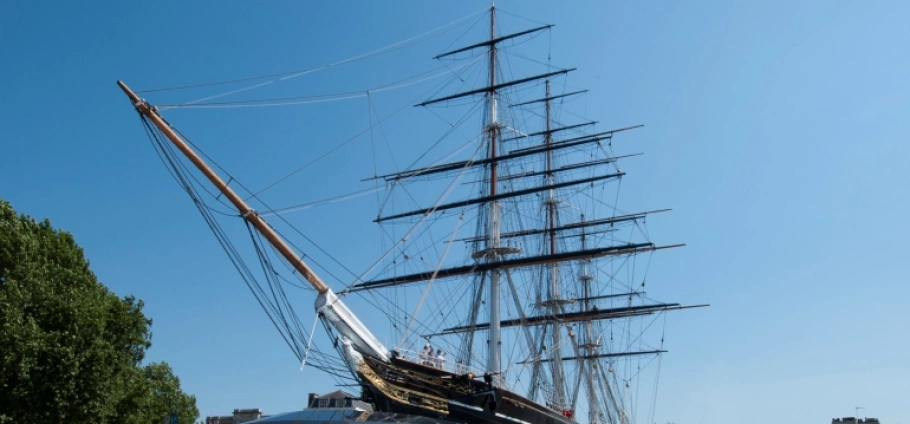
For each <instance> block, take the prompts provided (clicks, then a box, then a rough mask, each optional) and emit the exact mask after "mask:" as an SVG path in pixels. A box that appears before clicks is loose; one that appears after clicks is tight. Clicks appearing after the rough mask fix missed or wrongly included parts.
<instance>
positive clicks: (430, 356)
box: [426, 347, 436, 367]
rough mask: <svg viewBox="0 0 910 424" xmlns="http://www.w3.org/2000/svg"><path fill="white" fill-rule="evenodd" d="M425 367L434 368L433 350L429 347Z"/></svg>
mask: <svg viewBox="0 0 910 424" xmlns="http://www.w3.org/2000/svg"><path fill="white" fill-rule="evenodd" d="M426 365H429V366H431V367H435V366H436V355H435V354H433V348H432V347H430V353H429V354H427V363H426Z"/></svg>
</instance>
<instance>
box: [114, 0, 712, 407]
mask: <svg viewBox="0 0 910 424" xmlns="http://www.w3.org/2000/svg"><path fill="white" fill-rule="evenodd" d="M485 12H486V13H485V15H484V16H483V19H486V18H488V29H489V32H488V33H489V36H488V38H486V39H483V40H479V41H477V42H475V43H472V44H469V45H467V46H464V47H460V48H455V49H451V50H449V51H445V52H443V53H441V54H439V55H437V56H436V57H435V59H437V60H440V61H445V60H452V61H453V62H457V61H459V60H466V61H470V63H471V64H479V65H478V66H482V67H483V70H484V71H485V72H482V73H481V74H480V75H481V78H482V83H480V85H479V86H476V87H469V88H468V89H465V90H461V91H456V92H450V93H445V92H442V93H437V95H435V96H433V97H430V98H428V99H425V100H424V101H422V102H420V103H418V104H417V106H420V107H423V108H431V107H435V106H440V105H449V106H451V105H455V106H462V107H464V106H467V107H468V108H469V109H470V111H469V112H467V113H465V114H464V115H463V117H464V119H460V120H459V121H458V123H457V125H455V124H453V128H454V127H456V126H457V127H460V128H461V127H466V126H467V125H468V124H469V123H472V120H471V119H468V118H476V119H474V120H473V122H475V125H477V124H479V125H477V127H476V128H477V129H478V130H479V132H478V134H479V135H478V136H477V137H474V138H470V137H469V138H468V142H467V143H466V144H465V145H464V146H462V147H461V148H460V149H457V150H456V151H455V152H454V153H452V154H448V155H445V156H443V157H441V158H438V159H437V160H436V161H435V162H430V163H426V162H424V163H423V164H418V165H415V166H412V167H408V168H406V169H403V170H399V171H397V172H390V173H377V175H373V176H372V177H370V178H367V180H369V181H373V182H378V184H377V187H379V188H380V189H381V190H382V191H383V192H385V193H386V194H387V197H386V198H385V201H383V202H381V204H380V211H379V215H378V216H377V217H376V219H375V220H374V221H375V222H376V223H378V224H379V225H388V226H391V228H390V229H384V230H383V232H384V234H387V236H388V238H389V241H390V242H391V245H392V246H391V248H388V249H387V250H385V252H384V253H382V254H381V255H380V258H379V260H377V261H376V262H375V263H374V264H373V265H372V266H370V267H368V269H367V270H366V271H365V272H363V273H362V274H360V275H358V276H357V278H354V279H353V281H349V282H348V283H347V284H345V287H344V288H343V289H342V290H340V291H339V292H338V293H336V291H334V290H333V289H332V287H330V285H329V284H328V283H326V282H325V281H324V280H323V279H322V277H321V276H320V275H318V274H317V272H316V271H314V269H313V268H311V266H310V265H309V264H308V263H307V261H306V260H304V256H303V255H302V254H301V249H297V248H295V247H294V246H293V245H291V244H290V243H289V242H288V241H287V239H286V238H284V237H283V236H282V235H280V234H279V233H278V231H276V229H275V227H273V226H272V225H270V223H268V222H266V219H265V217H266V216H270V217H276V216H277V217H279V219H280V215H279V214H276V213H275V212H276V211H275V209H272V208H268V209H267V210H265V211H263V210H261V209H260V210H256V209H254V208H252V207H251V206H250V204H249V203H248V201H249V200H250V199H255V193H254V194H252V195H250V196H248V197H247V198H244V197H242V196H241V195H240V194H239V193H238V192H237V191H236V190H235V187H236V186H237V185H238V183H236V182H235V181H236V180H233V178H231V179H228V180H227V181H226V180H225V179H224V177H223V176H222V175H220V174H219V172H218V171H216V170H215V169H214V168H213V167H212V166H211V165H210V164H209V163H208V161H207V160H206V159H205V158H207V156H205V155H203V154H201V153H200V152H199V149H198V147H197V146H195V145H193V144H191V143H189V142H188V141H187V139H186V138H185V137H184V136H182V134H180V133H179V131H177V130H176V129H175V128H174V127H172V126H171V125H170V124H169V123H168V122H167V121H166V120H165V119H164V118H163V117H162V116H161V113H160V111H159V109H158V108H157V107H156V106H154V105H152V104H150V103H149V102H148V101H146V100H144V99H142V98H140V97H139V95H138V94H137V93H135V92H134V91H132V90H131V89H130V88H129V87H128V86H127V85H126V84H124V83H123V82H120V81H118V84H119V86H120V88H121V89H122V90H123V91H124V92H125V93H126V94H127V96H128V97H129V99H130V101H131V103H132V105H133V106H134V107H135V108H136V110H137V111H138V112H139V114H140V116H141V118H142V121H143V123H144V125H145V128H146V130H147V131H148V134H149V135H150V137H151V138H152V140H153V142H155V143H156V147H157V148H158V152H159V154H160V155H161V157H162V158H163V159H165V160H164V162H165V163H166V164H168V166H169V168H170V169H171V171H172V173H173V175H174V176H176V177H177V179H178V182H180V184H181V185H182V186H183V187H184V188H185V189H186V190H187V192H188V193H190V195H191V197H192V198H193V200H194V202H195V204H196V205H197V207H198V208H199V210H200V212H201V213H202V215H203V216H204V218H205V220H206V222H207V224H208V225H209V226H210V227H211V228H212V229H213V231H214V234H215V236H216V238H217V239H218V241H219V243H220V244H221V246H222V247H224V249H225V251H226V252H227V253H228V255H229V256H230V258H231V259H232V262H233V264H234V265H235V267H237V269H238V271H240V273H241V276H242V277H243V279H244V280H245V281H246V283H247V284H248V285H250V287H251V289H252V288H254V287H256V288H258V290H256V289H254V290H253V292H254V294H255V295H256V297H257V300H259V302H260V304H262V305H263V307H264V308H265V309H266V312H268V313H269V315H270V317H271V318H272V319H273V323H275V325H276V328H278V329H279V331H280V332H281V334H282V336H283V338H284V339H285V341H286V342H288V344H289V346H291V348H292V350H293V351H294V353H295V354H296V355H297V356H298V358H299V359H301V361H302V362H303V363H306V362H307V360H309V361H310V363H311V364H312V365H313V366H316V367H317V368H320V369H322V370H325V371H327V372H329V373H334V374H335V375H343V374H345V373H347V375H345V376H344V377H349V378H351V379H353V380H354V381H355V383H354V384H356V385H359V386H360V387H361V388H362V395H361V397H362V399H363V400H364V401H367V402H370V403H372V405H373V407H374V408H375V410H377V411H381V412H390V413H404V414H411V415H417V416H423V417H428V418H431V419H437V420H443V421H448V422H461V423H497V424H514V423H534V424H537V423H542V424H543V423H547V424H552V423H574V422H588V423H592V424H593V423H611V424H626V423H630V422H633V421H634V417H633V415H632V414H630V412H629V411H630V408H631V403H632V402H633V401H634V400H635V399H633V397H634V395H635V394H634V393H632V392H631V391H630V390H629V389H628V387H629V384H630V383H634V382H637V381H638V379H640V378H639V377H638V376H639V372H640V368H641V366H642V363H643V362H642V361H643V359H647V360H646V361H645V362H644V363H645V365H647V364H650V363H651V362H653V359H654V358H659V357H660V355H661V354H662V353H664V352H666V350H664V349H663V345H662V343H663V340H662V339H661V344H660V346H651V347H650V348H647V346H648V345H646V344H645V341H644V337H643V333H644V331H645V330H646V328H645V326H646V325H647V327H648V328H650V326H651V324H653V323H654V321H655V320H656V319H657V317H660V316H664V312H666V311H671V310H679V309H684V308H689V307H698V306H706V305H694V306H683V305H680V304H678V303H663V302H657V301H653V300H651V299H650V298H648V297H647V295H646V293H645V292H644V286H645V280H644V278H643V277H641V276H640V275H636V269H635V263H636V260H638V258H640V257H641V258H645V259H644V260H646V261H648V262H649V261H650V257H651V254H652V253H653V252H655V251H658V250H662V249H667V248H673V247H678V246H681V245H679V244H675V245H657V244H655V243H653V242H651V241H649V240H648V239H647V233H646V231H644V230H643V228H644V224H645V219H646V218H647V217H648V216H650V215H652V214H654V213H658V212H663V211H664V210H652V211H645V212H634V213H626V212H621V210H620V209H619V208H618V207H617V206H616V205H615V204H612V203H610V200H609V199H607V198H606V196H605V195H604V193H605V192H606V191H605V190H607V188H608V187H611V186H612V185H615V184H617V181H619V180H621V178H622V177H623V176H624V175H625V173H624V172H622V171H621V170H620V168H619V166H618V163H619V160H620V159H622V158H624V157H628V156H633V155H614V154H613V153H612V143H611V141H612V139H613V137H614V136H616V135H617V134H620V133H625V132H628V131H631V130H633V129H636V128H639V127H641V125H637V126H628V127H623V128H618V129H611V130H607V131H599V130H595V128H596V122H593V121H587V120H585V121H580V122H566V121H565V119H562V120H561V119H558V118H557V116H556V113H555V111H556V110H557V109H558V108H562V107H564V105H565V104H566V103H567V102H569V101H571V100H572V99H573V98H577V97H579V96H582V95H583V94H584V92H585V91H584V90H574V91H573V90H566V89H565V87H563V89H561V90H559V91H557V90H554V87H553V81H554V80H555V79H558V78H560V77H563V76H564V75H565V74H567V73H569V72H571V71H573V70H574V69H563V68H556V67H553V66H552V65H550V64H549V63H546V64H545V65H546V67H547V69H546V70H545V72H541V73H537V74H533V75H525V76H519V77H514V78H508V77H507V74H506V73H505V72H503V69H502V66H501V60H500V59H501V55H502V54H504V52H505V51H506V50H507V49H508V48H509V47H510V46H514V45H516V44H517V43H519V42H520V41H521V40H523V39H527V38H533V37H535V36H537V35H539V34H541V33H546V32H548V31H550V30H551V29H552V25H542V26H536V27H533V28H529V29H524V30H520V31H517V32H513V33H507V34H501V33H499V32H498V27H497V21H496V19H497V9H496V8H495V7H490V8H489V10H487V11H485ZM446 66H447V67H448V69H450V70H452V69H453V67H449V66H448V65H446ZM465 69H467V68H465ZM451 74H452V75H453V77H452V78H453V79H456V80H459V81H461V82H462V83H466V81H465V79H464V78H462V76H463V75H464V73H459V72H457V71H455V70H452V72H451ZM475 82H476V81H475ZM442 90H443V91H444V88H443V89H442ZM478 115H479V116H478ZM518 115H522V116H523V118H522V119H518V118H517V117H518ZM529 117H530V118H529ZM478 121H479V122H478ZM169 143H170V144H169ZM470 147H474V150H473V154H472V155H471V156H470V157H468V158H463V154H462V152H465V151H468V152H470V151H471V148H470ZM174 148H176V149H177V150H174ZM459 154H462V158H461V159H459V160H450V159H451V157H452V156H457V155H459ZM186 161H188V162H189V163H190V164H192V165H193V166H194V167H195V168H196V169H197V170H198V172H200V173H201V174H202V175H203V176H204V177H205V178H206V179H207V180H208V182H209V183H211V184H212V185H214V187H215V188H216V189H217V195H216V198H217V200H218V201H220V202H223V201H224V200H227V202H229V203H228V205H229V206H231V207H233V208H234V209H235V210H236V212H235V214H234V218H239V220H241V221H242V222H243V223H245V224H246V226H247V227H248V228H249V229H250V231H251V232H250V234H251V239H252V241H253V243H254V245H255V247H256V249H255V252H256V255H257V259H258V260H259V262H260V264H261V265H262V269H263V272H264V275H265V276H264V277H260V278H265V279H266V282H267V283H268V284H269V286H268V288H269V290H263V289H262V286H260V285H259V283H258V282H257V281H256V277H255V276H254V273H253V272H252V271H251V270H250V267H248V266H246V265H245V263H244V262H243V259H242V258H241V255H240V253H239V250H238V249H236V248H234V247H233V245H232V244H231V241H230V240H229V237H228V235H227V232H225V231H224V230H222V229H221V227H220V224H219V222H218V219H217V217H216V216H215V215H213V214H212V211H213V210H214V208H213V207H211V206H209V205H207V204H205V202H204V198H205V197H206V196H205V193H204V192H203V191H201V190H200V189H199V188H197V187H198V185H199V184H201V182H200V181H198V180H197V179H196V177H195V175H196V174H194V173H191V172H190V168H189V167H188V166H186ZM232 180H233V181H232ZM232 182H233V184H232ZM423 183H427V184H429V185H433V184H436V187H440V188H441V190H438V191H433V190H429V191H425V192H420V193H424V194H425V195H424V196H423V197H421V196H420V195H417V196H415V195H414V193H418V192H417V191H408V190H403V189H402V187H413V186H415V185H419V184H423ZM241 187H242V186H241ZM396 190H397V191H396ZM402 191H404V192H405V194H406V196H407V197H408V198H409V199H410V200H408V201H405V202H397V203H396V202H395V201H389V200H388V199H392V198H393V196H394V195H395V194H400V193H401V192H402ZM427 193H429V194H427ZM462 195H464V196H463V197H461V196H462ZM412 204H413V205H415V206H417V207H415V208H413V209H407V207H408V205H412ZM219 206H220V205H219ZM467 223H473V224H474V225H473V226H474V229H475V231H474V233H473V234H472V235H470V236H468V237H461V238H458V237H457V235H458V234H459V230H460V229H461V228H463V227H465V224H467ZM440 227H441V228H443V234H446V237H444V238H442V239H441V240H442V241H441V244H440V240H434V239H430V240H429V241H417V240H419V239H420V236H422V235H429V234H430V233H431V231H429V230H427V229H428V228H440ZM263 239H264V240H263ZM456 244H460V245H461V246H462V247H463V248H464V252H465V254H464V255H463V257H457V256H458V255H456V254H452V252H451V250H452V246H453V245H456ZM440 245H442V246H444V248H443V249H440V248H439V246H440ZM270 255H272V256H270ZM273 256H274V257H278V259H280V260H283V261H285V262H286V264H287V265H289V266H290V268H291V269H292V271H293V274H294V276H295V277H297V278H300V279H302V280H303V281H305V282H306V283H308V284H309V285H310V286H311V287H312V288H313V289H314V290H315V294H316V300H315V316H316V317H317V318H318V320H319V321H321V322H322V323H323V324H324V326H325V329H326V331H327V332H328V334H329V335H330V338H329V340H331V341H332V347H333V348H334V350H335V351H334V352H332V351H323V350H320V349H319V348H318V347H316V346H315V344H314V343H313V330H311V331H309V332H307V331H306V328H305V327H303V326H302V325H301V324H300V322H301V320H300V319H299V317H297V316H296V313H295V312H294V308H293V304H292V303H291V302H290V301H289V300H288V298H287V296H286V294H285V293H284V291H283V290H284V289H283V288H282V286H281V279H282V278H283V277H280V276H279V271H278V270H279V269H280V268H279V267H276V266H275V262H274V261H273V260H272V259H273ZM415 258H419V260H413V259H415ZM368 277H369V278H368ZM276 292H277V294H276ZM377 292H379V293H385V294H383V295H380V296H376V295H375V293H377ZM390 293H391V294H390ZM358 294H362V295H364V296H371V295H372V297H368V298H369V299H374V300H376V299H380V300H383V301H389V299H391V298H392V297H393V296H398V297H400V298H404V299H405V301H406V305H407V309H405V308H404V307H402V306H401V304H398V303H394V302H392V301H389V303H390V305H387V306H380V308H379V309H380V310H382V309H383V308H387V309H388V310H389V311H392V312H389V313H388V314H387V317H388V318H389V320H390V321H391V323H392V324H393V325H392V327H393V328H394V329H395V334H393V335H392V336H393V337H396V338H399V339H400V342H399V343H398V344H397V345H395V346H393V347H390V346H387V345H386V344H384V343H382V342H381V341H380V337H378V336H377V335H375V334H374V333H373V332H372V331H374V328H375V327H378V326H377V325H366V324H365V323H364V322H363V321H361V319H359V318H358V314H357V313H355V311H354V310H352V308H349V307H348V304H347V303H346V301H345V300H344V299H345V297H346V296H349V295H350V296H356V295H358ZM418 299H419V300H418ZM415 301H416V304H415V303H414V302H415ZM402 311H404V312H407V313H405V314H401V312H402ZM402 315H403V316H402ZM645 319H648V320H649V321H644V320H645ZM633 323H638V324H639V325H638V327H637V328H635V327H634V326H633ZM371 327H373V328H371ZM314 330H315V324H314ZM385 337H386V338H388V337H389V335H386V336H385ZM443 347H444V348H445V350H443ZM421 349H422V350H421ZM447 353H448V354H450V355H451V357H448V356H447V355H446V354H447ZM624 365H627V366H626V367H625V372H624V373H622V372H620V370H619V368H622V367H623V366H624Z"/></svg>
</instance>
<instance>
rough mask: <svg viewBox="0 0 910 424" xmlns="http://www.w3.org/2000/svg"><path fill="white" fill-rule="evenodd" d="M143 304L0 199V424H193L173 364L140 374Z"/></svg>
mask: <svg viewBox="0 0 910 424" xmlns="http://www.w3.org/2000/svg"><path fill="white" fill-rule="evenodd" d="M142 306H143V304H142V301H141V300H137V299H135V298H134V297H132V296H127V297H125V298H119V297H117V296H116V295H115V294H113V293H112V292H111V291H110V290H108V289H107V288H106V287H105V286H104V285H102V284H101V283H100V282H98V279H97V278H96V277H95V274H94V273H92V271H91V270H90V269H89V263H88V261H87V260H86V259H85V256H84V255H83V252H82V249H81V248H80V247H79V246H78V245H77V244H76V241H75V240H74V239H73V237H72V235H70V234H69V233H67V232H65V231H60V230H55V229H54V228H53V227H51V224H50V222H49V221H48V220H44V221H43V222H37V221H35V220H34V219H32V218H30V217H28V216H25V215H17V214H16V212H15V210H13V208H12V207H11V206H10V204H9V203H8V202H6V201H3V200H2V199H0V423H7V422H16V423H38V424H40V423H60V422H86V423H88V422H91V423H126V422H142V423H150V424H152V423H154V424H160V423H161V422H163V421H164V419H165V417H166V416H167V414H169V413H170V412H171V411H172V410H174V409H176V410H177V411H178V415H179V416H180V422H181V423H190V422H193V420H195V419H196V418H197V417H198V415H199V414H198V410H197V409H196V399H195V398H194V397H192V396H188V395H186V394H185V393H183V392H182V391H181V389H180V383H179V380H178V379H177V378H176V376H174V374H173V372H172V371H171V369H170V367H169V366H168V365H167V364H165V363H160V364H149V365H147V366H145V367H142V360H143V359H144V358H145V352H146V350H147V349H148V348H149V347H150V346H151V331H150V327H151V320H150V319H148V318H147V317H146V316H145V315H144V314H143V313H142Z"/></svg>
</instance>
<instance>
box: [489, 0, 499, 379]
mask: <svg viewBox="0 0 910 424" xmlns="http://www.w3.org/2000/svg"><path fill="white" fill-rule="evenodd" d="M495 28H496V6H490V85H489V91H488V92H487V108H488V109H489V111H490V123H489V126H488V127H487V130H488V131H489V134H490V159H492V160H493V161H492V162H490V196H491V197H492V199H493V200H491V201H490V221H489V224H490V228H489V233H488V237H489V238H488V241H487V243H488V245H487V249H488V252H489V253H490V255H489V256H487V258H488V260H490V261H496V260H497V259H498V257H499V202H498V201H497V200H496V197H495V196H496V184H497V181H496V167H497V162H496V161H495V158H496V139H497V135H498V132H499V124H498V122H497V116H496V88H495V87H496V43H495V42H494V40H496V30H495ZM499 277H500V274H499V269H495V268H494V269H492V270H490V339H489V346H488V349H487V350H488V351H489V359H488V360H487V372H489V373H491V374H494V375H495V374H498V373H499V372H500V370H501V366H500V358H501V357H500V351H501V347H502V340H501V329H500V327H499V321H500V316H499V315H500V314H499V292H500V284H499Z"/></svg>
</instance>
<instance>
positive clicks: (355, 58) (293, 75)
mask: <svg viewBox="0 0 910 424" xmlns="http://www.w3.org/2000/svg"><path fill="white" fill-rule="evenodd" d="M486 11H487V9H486V8H484V9H483V10H480V11H477V12H474V13H471V14H469V15H467V16H464V17H461V18H459V19H456V20H454V21H452V22H450V23H448V24H445V25H442V26H440V27H437V28H435V29H432V30H430V31H427V32H424V33H422V34H419V35H416V36H413V37H410V38H407V39H405V40H402V41H399V42H396V43H393V44H390V45H388V46H385V47H381V48H379V49H376V50H373V51H370V52H367V53H362V54H359V55H356V56H352V57H349V58H347V59H342V60H339V61H336V62H332V63H329V64H325V65H320V66H316V67H312V68H306V69H301V70H297V71H290V72H283V73H279V74H271V75H264V76H260V77H249V78H241V79H234V80H229V81H221V82H214V83H204V84H195V85H188V86H181V87H172V88H157V89H150V90H141V91H138V93H147V92H154V91H170V90H180V89H187V88H196V87H205V86H213V85H223V84H230V83H235V82H244V81H253V80H257V79H266V78H276V79H273V80H271V81H266V82H263V83H259V84H254V85H252V86H248V87H244V88H241V89H238V90H232V91H229V92H226V93H222V94H218V95H214V96H209V97H206V98H203V99H198V100H193V101H190V102H187V103H183V105H189V104H194V103H199V102H203V101H206V100H211V99H215V98H218V97H224V96H227V95H230V94H234V93H237V92H241V91H246V90H251V89H254V88H258V87H261V86H264V85H269V84H272V83H275V82H281V81H285V80H288V79H291V78H296V77H299V76H302V75H306V74H309V73H312V72H317V71H321V70H324V69H328V68H332V67H335V66H339V65H343V64H346V63H350V62H354V61H358V60H362V59H367V58H370V57H373V56H378V55H381V54H385V53H389V52H392V51H395V50H398V49H400V48H403V47H406V46H407V43H409V42H412V41H415V40H418V39H420V38H423V37H427V39H429V38H432V37H436V36H439V35H442V34H444V33H446V32H448V31H450V30H452V29H454V27H456V26H457V24H459V23H460V22H462V21H465V20H467V19H470V18H472V17H474V16H476V15H478V14H480V13H484V12H486ZM449 27H452V28H449ZM443 29H445V30H443ZM437 32H438V33H437ZM414 44H416V43H414Z"/></svg>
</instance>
